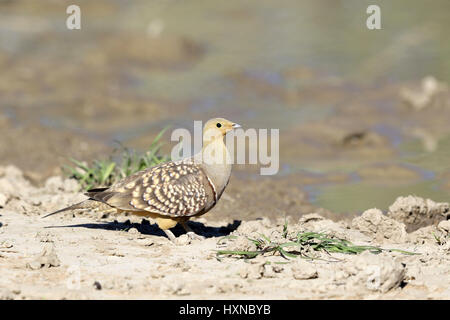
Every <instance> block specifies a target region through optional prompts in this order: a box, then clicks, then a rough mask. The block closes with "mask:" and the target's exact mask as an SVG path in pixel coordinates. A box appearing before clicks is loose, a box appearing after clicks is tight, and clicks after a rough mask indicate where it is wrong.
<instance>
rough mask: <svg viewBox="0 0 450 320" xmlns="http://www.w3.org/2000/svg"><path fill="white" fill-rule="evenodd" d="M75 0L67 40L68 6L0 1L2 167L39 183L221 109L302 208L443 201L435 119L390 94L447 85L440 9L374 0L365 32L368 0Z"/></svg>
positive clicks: (445, 176) (447, 170) (446, 184)
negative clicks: (75, 23) (263, 134)
mask: <svg viewBox="0 0 450 320" xmlns="http://www.w3.org/2000/svg"><path fill="white" fill-rule="evenodd" d="M77 3H78V4H79V5H80V7H81V10H82V29H81V30H78V31H69V30H67V29H66V28H65V18H66V16H67V15H66V14H65V8H66V7H67V5H69V4H72V2H71V1H42V2H37V1H32V0H24V1H0V71H1V77H0V111H1V114H2V118H0V120H1V121H2V128H1V129H0V131H1V132H0V133H1V134H2V136H3V139H2V143H0V151H1V154H2V156H1V158H0V160H1V162H2V163H11V162H13V163H16V164H18V165H19V166H21V167H23V168H25V169H26V170H29V171H30V172H33V171H39V172H41V173H42V172H45V174H44V175H43V176H45V175H46V174H50V173H52V172H55V170H54V168H58V167H59V166H60V165H62V164H64V162H65V161H66V160H65V159H66V158H67V157H69V156H74V157H77V158H85V159H88V158H94V157H98V156H99V155H101V154H104V153H105V152H106V151H105V150H107V149H108V148H111V147H112V146H114V141H116V140H119V141H121V142H122V143H124V144H126V145H128V146H132V147H135V148H139V149H144V148H145V147H146V146H147V145H148V144H149V143H150V141H151V139H152V138H153V137H154V135H155V134H156V133H157V132H158V131H159V130H161V129H162V128H163V127H164V126H166V125H168V124H170V125H172V126H173V127H174V128H176V127H185V128H189V129H192V127H193V122H192V120H194V119H195V120H206V119H208V118H210V117H213V116H217V115H220V116H224V117H227V118H230V119H233V120H235V121H236V122H239V123H241V124H242V125H243V126H244V127H256V128H279V129H280V162H281V165H280V173H279V175H278V177H277V179H285V180H288V181H289V185H292V184H295V183H296V184H297V186H298V187H299V188H300V189H301V190H304V191H305V192H306V193H307V195H308V197H309V201H310V202H312V203H313V204H314V205H316V206H319V207H324V208H326V209H328V210H331V211H333V212H339V213H354V212H359V211H360V210H362V209H365V208H368V207H379V208H381V209H386V208H387V206H388V205H389V204H390V203H392V202H393V200H394V199H395V197H396V196H398V195H405V194H410V193H415V194H418V195H421V196H426V197H430V198H432V199H434V200H436V201H448V197H449V196H450V191H449V190H450V165H448V160H447V159H448V156H449V153H450V151H448V150H449V141H450V130H449V129H448V123H447V119H449V116H450V110H448V109H446V108H431V107H430V108H426V109H424V110H421V111H413V110H412V109H411V108H409V107H408V106H405V105H404V104H403V103H402V102H401V100H400V98H399V92H400V90H401V88H402V87H404V86H415V85H418V84H419V83H420V80H421V79H422V78H423V77H424V76H427V75H433V76H435V77H436V78H437V79H439V80H440V81H444V82H450V42H449V41H444V39H446V38H448V35H447V32H448V30H449V29H450V19H448V12H449V9H450V3H449V2H448V1H446V0H442V1H438V0H436V1H433V2H432V3H426V2H423V1H406V0H397V1H377V3H378V4H379V5H380V7H381V10H382V28H383V29H382V30H377V31H369V30H368V29H367V28H366V27H365V19H366V17H367V15H366V13H365V11H366V8H367V6H368V5H369V4H372V2H371V1H360V0H353V1H351V0H350V1H334V0H330V1H314V2H311V1H282V2H274V1H266V0H262V1H261V0H252V1H241V0H240V1H237V0H233V1H176V0H158V1H143V0H141V1H133V3H132V4H130V3H129V2H125V1H118V0H116V1H112V0H111V1H95V2H93V1H87V0H85V1H78V2H77ZM36 137H38V138H39V139H36ZM37 140H38V141H37ZM166 140H167V141H169V135H166ZM168 147H169V146H168ZM168 150H169V149H168ZM55 155H56V156H55ZM254 169H255V168H238V170H237V171H236V175H238V176H241V177H242V178H248V177H249V176H252V178H257V177H255V172H256V171H255V170H254ZM299 176H301V177H303V178H301V179H299ZM304 177H308V178H307V179H305V178H304ZM268 201H269V202H270V200H268Z"/></svg>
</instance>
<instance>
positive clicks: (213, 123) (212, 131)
mask: <svg viewBox="0 0 450 320" xmlns="http://www.w3.org/2000/svg"><path fill="white" fill-rule="evenodd" d="M240 127H241V126H240V125H238V124H237V123H234V122H231V121H230V120H227V119H224V118H214V119H211V120H208V121H207V122H206V123H205V126H204V127H203V136H204V137H205V136H207V137H217V138H223V137H224V136H225V135H226V134H227V132H230V131H232V130H233V129H236V128H240ZM208 140H209V139H208Z"/></svg>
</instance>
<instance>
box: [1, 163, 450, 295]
mask: <svg viewBox="0 0 450 320" xmlns="http://www.w3.org/2000/svg"><path fill="white" fill-rule="evenodd" d="M0 169H1V170H0V206H1V209H0V270H1V277H0V297H1V298H2V299H114V298H123V299H140V298H145V299H178V298H186V299H254V298H255V299H256V298H259V299H322V298H332V299H343V298H350V299H391V298H393V299H449V298H450V289H449V288H450V268H449V262H450V241H448V239H449V231H450V220H447V219H448V211H449V206H448V204H447V203H435V202H433V201H431V200H424V199H421V198H419V197H413V196H409V197H400V198H398V199H397V201H396V202H395V203H394V204H393V205H392V206H391V207H390V208H389V212H387V213H385V214H383V213H382V212H381V211H379V210H377V209H370V210H367V211H366V212H364V213H363V214H362V215H361V216H358V217H356V218H353V219H352V220H351V219H348V220H341V221H337V222H335V221H332V220H329V219H327V218H325V217H323V216H321V215H319V214H317V213H314V212H311V213H309V214H306V215H303V216H301V217H300V218H298V217H293V216H288V217H287V221H288V222H289V226H288V235H287V236H288V237H290V236H295V234H296V233H297V232H299V231H321V232H325V233H327V234H329V235H330V236H335V237H339V238H342V239H346V240H349V241H351V242H353V243H355V244H364V245H377V246H381V247H382V248H385V249H392V248H395V249H402V250H408V251H410V252H414V253H418V254H417V255H406V254H403V253H401V252H397V251H384V252H382V253H380V254H373V253H370V252H364V253H362V254H359V255H346V254H335V253H333V254H327V253H319V252H314V251H311V250H310V249H305V250H306V252H305V253H306V254H308V255H312V256H314V257H315V258H317V259H314V260H306V259H301V258H297V259H288V260H287V259H285V258H283V257H281V256H279V255H273V254H265V255H264V256H258V257H257V258H254V259H237V258H235V257H231V256H221V257H220V258H218V257H217V255H216V252H217V250H254V249H255V247H254V245H253V244H252V243H251V242H250V241H248V240H247V237H251V238H258V237H261V236H260V235H261V234H264V235H267V236H269V237H271V239H272V240H273V241H275V242H277V241H279V242H282V241H283V237H282V230H283V225H284V219H281V218H280V219H275V220H276V221H274V220H273V219H268V218H265V217H262V218H260V219H256V220H242V221H241V220H239V218H240V217H239V216H238V215H236V217H235V218H236V219H235V220H232V219H224V220H217V219H215V220H212V219H210V216H209V214H208V215H206V216H205V217H202V218H199V219H197V220H196V221H192V222H191V226H192V228H193V229H194V230H195V231H196V232H197V233H199V234H202V235H204V236H205V237H206V239H205V240H190V239H188V238H187V237H186V236H185V235H183V231H182V230H181V228H178V227H177V228H175V230H174V232H175V234H176V235H177V236H179V238H178V240H177V243H172V242H170V241H169V240H168V239H167V238H166V237H165V236H164V235H163V233H162V232H161V231H159V230H158V228H157V227H156V225H154V224H152V223H151V222H149V221H147V220H142V219H141V218H135V217H133V216H117V217H116V216H113V215H105V214H103V213H101V212H84V213H82V212H72V213H70V212H69V213H64V214H61V215H56V216H52V217H49V218H47V219H41V216H42V215H43V214H44V213H47V212H50V211H52V210H54V209H58V208H60V207H63V206H65V205H67V204H69V203H72V202H75V201H79V200H80V199H83V198H84V197H83V196H82V195H81V194H80V193H79V192H77V184H76V182H75V181H73V180H63V179H62V178H60V177H52V178H49V179H48V180H47V181H46V183H45V186H44V187H41V188H37V187H34V186H32V185H31V184H30V182H29V181H27V180H26V179H25V178H24V177H23V174H22V172H21V171H20V170H19V169H17V168H15V167H13V166H8V167H1V168H0ZM232 197H233V196H232V195H231V196H229V198H232ZM222 201H223V202H227V201H230V200H229V199H228V200H227V198H225V199H223V200H222ZM217 214H218V213H217V209H215V210H214V211H213V212H211V216H212V215H217ZM227 235H233V236H235V237H233V238H232V239H231V238H223V237H224V236H227Z"/></svg>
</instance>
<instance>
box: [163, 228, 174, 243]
mask: <svg viewBox="0 0 450 320" xmlns="http://www.w3.org/2000/svg"><path fill="white" fill-rule="evenodd" d="M163 231H164V233H165V234H166V236H167V238H169V240H170V241H172V242H174V241H175V239H176V237H175V235H174V234H173V232H172V231H170V230H169V229H167V230H164V229H163Z"/></svg>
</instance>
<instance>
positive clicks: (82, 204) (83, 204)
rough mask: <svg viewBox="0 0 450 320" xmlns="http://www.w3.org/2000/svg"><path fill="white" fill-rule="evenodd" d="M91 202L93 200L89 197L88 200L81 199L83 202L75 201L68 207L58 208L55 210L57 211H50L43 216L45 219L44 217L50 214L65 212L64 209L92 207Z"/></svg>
mask: <svg viewBox="0 0 450 320" xmlns="http://www.w3.org/2000/svg"><path fill="white" fill-rule="evenodd" d="M90 202H91V200H89V199H88V200H83V201H81V202H78V203H75V204H73V205H71V206H68V207H66V208H62V209H59V210H57V211H55V212H52V213H49V214H47V215H45V216H43V217H42V219H43V218H47V217H49V216H52V215H54V214H57V213H60V212H63V211H67V210H74V209H86V208H90V207H91V205H90Z"/></svg>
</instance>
